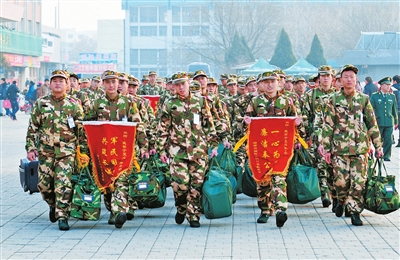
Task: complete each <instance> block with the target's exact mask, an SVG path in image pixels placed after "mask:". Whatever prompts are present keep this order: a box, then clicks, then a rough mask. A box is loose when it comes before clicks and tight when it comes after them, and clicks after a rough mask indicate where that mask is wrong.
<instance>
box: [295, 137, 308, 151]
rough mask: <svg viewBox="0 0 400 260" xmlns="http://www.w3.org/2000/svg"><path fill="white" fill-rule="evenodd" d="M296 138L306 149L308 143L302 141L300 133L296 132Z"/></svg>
mask: <svg viewBox="0 0 400 260" xmlns="http://www.w3.org/2000/svg"><path fill="white" fill-rule="evenodd" d="M295 136H296V138H297V140H298V141H299V142H300V143H301V145H302V146H303V147H304V148H305V149H308V144H307V143H306V142H305V141H304V139H303V138H301V137H300V135H299V134H298V133H296V135H295Z"/></svg>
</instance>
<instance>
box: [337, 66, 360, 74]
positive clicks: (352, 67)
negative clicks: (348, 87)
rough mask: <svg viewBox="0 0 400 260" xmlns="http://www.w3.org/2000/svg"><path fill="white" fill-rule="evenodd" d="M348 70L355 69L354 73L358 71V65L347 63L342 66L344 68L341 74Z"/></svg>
mask: <svg viewBox="0 0 400 260" xmlns="http://www.w3.org/2000/svg"><path fill="white" fill-rule="evenodd" d="M347 70H352V71H354V73H356V74H357V73H358V69H357V67H356V66H354V65H352V64H346V65H344V66H343V67H342V69H341V70H340V74H342V73H343V71H347Z"/></svg>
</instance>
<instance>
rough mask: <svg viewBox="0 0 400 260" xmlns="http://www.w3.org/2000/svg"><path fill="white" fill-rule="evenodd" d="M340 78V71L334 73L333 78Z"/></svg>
mask: <svg viewBox="0 0 400 260" xmlns="http://www.w3.org/2000/svg"><path fill="white" fill-rule="evenodd" d="M341 77H342V74H341V73H340V71H338V72H336V75H335V78H336V79H340V78H341Z"/></svg>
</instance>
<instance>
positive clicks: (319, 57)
mask: <svg viewBox="0 0 400 260" xmlns="http://www.w3.org/2000/svg"><path fill="white" fill-rule="evenodd" d="M306 60H307V61H308V62H309V63H311V64H312V65H314V66H315V67H317V68H318V67H319V66H321V65H326V64H327V62H326V59H325V57H324V50H323V49H322V45H321V42H320V41H319V38H318V35H317V34H315V35H314V38H313V41H312V43H311V49H310V53H309V54H308V55H307V57H306Z"/></svg>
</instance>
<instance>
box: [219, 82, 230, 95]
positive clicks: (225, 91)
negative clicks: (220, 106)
mask: <svg viewBox="0 0 400 260" xmlns="http://www.w3.org/2000/svg"><path fill="white" fill-rule="evenodd" d="M217 93H218V95H219V96H220V97H221V98H224V97H226V96H228V95H229V90H228V89H227V88H226V87H225V86H224V85H218V89H217Z"/></svg>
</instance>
